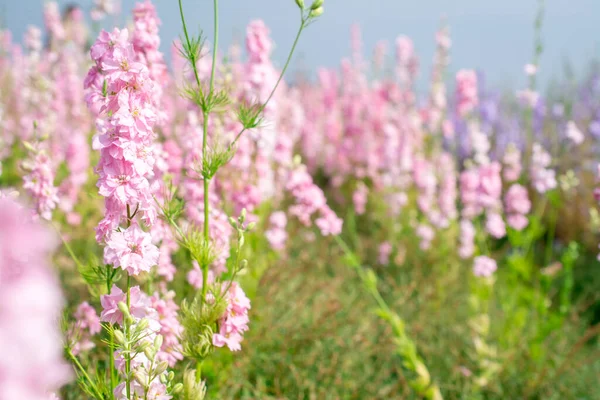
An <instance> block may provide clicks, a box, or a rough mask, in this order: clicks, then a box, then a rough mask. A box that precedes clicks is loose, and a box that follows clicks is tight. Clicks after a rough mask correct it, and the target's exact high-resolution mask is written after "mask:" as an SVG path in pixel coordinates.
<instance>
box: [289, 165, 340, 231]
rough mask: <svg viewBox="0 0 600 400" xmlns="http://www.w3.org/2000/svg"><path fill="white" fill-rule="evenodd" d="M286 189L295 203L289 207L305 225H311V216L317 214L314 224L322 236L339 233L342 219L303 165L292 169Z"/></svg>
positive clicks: (291, 212)
mask: <svg viewBox="0 0 600 400" xmlns="http://www.w3.org/2000/svg"><path fill="white" fill-rule="evenodd" d="M286 189H287V190H288V191H289V192H290V193H291V194H292V196H293V197H294V200H295V204H294V205H292V206H291V207H290V209H289V212H290V214H292V215H294V216H296V217H297V218H298V219H299V220H300V222H301V223H302V224H304V225H306V226H310V225H311V217H312V216H313V215H315V214H319V217H318V218H317V219H316V220H315V224H316V225H317V227H318V228H319V230H320V231H321V234H322V235H323V236H327V235H339V234H340V233H341V231H342V220H341V219H340V218H338V217H337V216H336V215H335V212H333V210H331V209H330V208H329V206H328V205H327V200H326V199H325V194H323V191H322V190H321V189H320V188H319V187H318V186H317V185H315V184H314V183H313V180H312V177H311V176H310V175H309V174H308V171H307V170H306V168H305V167H304V166H299V167H297V168H295V169H294V170H292V171H291V172H290V174H289V176H288V180H287V184H286Z"/></svg>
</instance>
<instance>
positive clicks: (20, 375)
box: [0, 196, 71, 400]
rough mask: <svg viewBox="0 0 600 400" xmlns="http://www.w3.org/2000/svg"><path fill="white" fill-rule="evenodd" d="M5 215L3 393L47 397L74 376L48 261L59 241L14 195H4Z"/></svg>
mask: <svg viewBox="0 0 600 400" xmlns="http://www.w3.org/2000/svg"><path fill="white" fill-rule="evenodd" d="M0 220H1V221H2V229H0V351H1V352H2V358H1V359H0V398H2V399H27V400H45V399H48V397H49V396H50V394H51V392H53V391H56V390H58V389H59V388H60V387H61V386H62V385H63V384H65V383H67V381H68V380H69V379H70V377H71V369H70V368H69V366H68V365H67V364H66V363H65V362H64V361H63V358H62V354H63V344H62V338H61V333H60V329H59V325H58V321H59V319H60V315H61V308H62V305H63V299H62V294H61V292H60V286H59V283H58V280H57V279H56V277H55V276H54V274H53V273H52V270H51V267H50V265H49V263H48V258H49V256H50V252H51V251H52V250H53V248H54V246H55V244H56V241H55V239H54V237H53V236H52V235H51V233H50V231H49V230H48V229H47V228H46V227H44V226H42V225H40V224H39V223H38V222H36V221H33V220H32V218H31V213H30V212H29V211H28V210H27V209H26V208H24V207H22V206H20V205H19V204H18V203H17V202H16V201H15V200H13V199H12V198H10V197H2V196H0Z"/></svg>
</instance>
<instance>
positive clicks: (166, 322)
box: [150, 290, 183, 367]
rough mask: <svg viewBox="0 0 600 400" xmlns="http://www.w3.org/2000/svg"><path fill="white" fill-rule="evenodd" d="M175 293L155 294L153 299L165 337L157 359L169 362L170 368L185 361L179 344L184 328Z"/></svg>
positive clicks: (161, 333)
mask: <svg viewBox="0 0 600 400" xmlns="http://www.w3.org/2000/svg"><path fill="white" fill-rule="evenodd" d="M174 298H175V292H173V291H172V290H171V291H167V292H165V293H163V295H162V296H160V295H159V294H158V293H155V294H154V295H153V296H152V297H151V298H150V300H151V304H152V308H154V309H155V310H156V312H157V314H158V322H159V323H160V331H159V332H158V333H159V334H160V335H161V336H162V337H163V342H162V346H161V350H160V351H159V353H158V354H157V357H158V359H159V360H161V361H167V362H168V363H169V366H170V367H174V366H175V364H176V363H177V362H178V361H181V360H183V354H182V351H183V349H182V348H181V344H180V343H179V338H180V337H181V334H182V333H183V327H182V326H181V324H180V323H179V319H178V317H177V311H178V310H179V306H178V305H177V303H175V300H174Z"/></svg>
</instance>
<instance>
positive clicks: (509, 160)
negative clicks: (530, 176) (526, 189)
mask: <svg viewBox="0 0 600 400" xmlns="http://www.w3.org/2000/svg"><path fill="white" fill-rule="evenodd" d="M502 163H503V164H504V168H503V171H502V174H503V177H504V180H505V181H507V182H513V181H516V180H518V179H519V177H520V176H521V171H522V169H523V168H522V166H521V152H520V151H519V150H518V149H517V147H516V146H515V145H514V144H512V143H511V144H509V145H508V147H507V148H506V152H505V153H504V158H503V159H502Z"/></svg>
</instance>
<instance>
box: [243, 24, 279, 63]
mask: <svg viewBox="0 0 600 400" xmlns="http://www.w3.org/2000/svg"><path fill="white" fill-rule="evenodd" d="M272 47H273V44H272V43H271V39H270V38H269V28H267V26H266V25H265V23H264V22H263V21H261V20H257V21H252V22H250V24H249V25H248V28H247V29H246V48H247V49H248V56H249V57H250V59H251V60H254V61H257V62H264V61H266V60H268V58H269V56H270V54H271V48H272Z"/></svg>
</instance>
